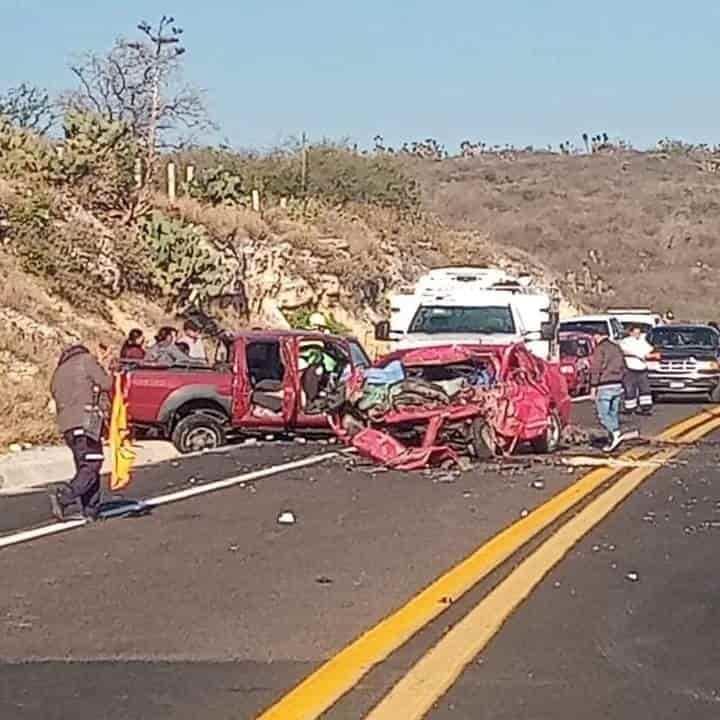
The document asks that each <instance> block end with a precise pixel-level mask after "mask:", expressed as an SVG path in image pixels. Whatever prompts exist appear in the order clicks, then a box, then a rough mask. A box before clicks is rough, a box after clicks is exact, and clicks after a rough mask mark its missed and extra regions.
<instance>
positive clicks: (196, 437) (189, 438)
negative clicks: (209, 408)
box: [171, 412, 225, 455]
mask: <svg viewBox="0 0 720 720" xmlns="http://www.w3.org/2000/svg"><path fill="white" fill-rule="evenodd" d="M171 440H172V444H173V445H174V446H175V448H176V449H177V450H178V452H180V453H182V454H183V455H187V454H188V453H192V452H201V451H203V450H214V449H215V448H219V447H221V446H222V445H224V444H225V430H224V428H223V426H222V423H221V422H220V421H219V420H218V419H217V418H216V417H213V416H212V415H206V414H205V413H201V412H200V413H192V414H190V415H187V416H185V417H184V418H182V419H181V420H180V421H179V422H178V423H177V425H175V428H174V430H173V432H172V438H171Z"/></svg>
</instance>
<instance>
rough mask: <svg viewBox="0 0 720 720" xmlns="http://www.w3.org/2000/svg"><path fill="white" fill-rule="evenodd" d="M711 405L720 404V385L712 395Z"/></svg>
mask: <svg viewBox="0 0 720 720" xmlns="http://www.w3.org/2000/svg"><path fill="white" fill-rule="evenodd" d="M710 402H711V403H720V384H718V385H716V386H715V388H714V389H713V391H712V392H711V393H710Z"/></svg>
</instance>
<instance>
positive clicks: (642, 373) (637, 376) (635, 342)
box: [620, 325, 653, 415]
mask: <svg viewBox="0 0 720 720" xmlns="http://www.w3.org/2000/svg"><path fill="white" fill-rule="evenodd" d="M620 347H621V348H622V351H623V353H624V355H625V365H626V370H625V378H624V380H623V385H624V387H625V410H626V412H628V413H634V412H637V413H639V414H640V415H651V414H652V403H653V399H652V393H651V392H650V380H649V379H648V365H647V356H648V355H649V354H650V353H651V352H652V351H653V346H652V345H651V344H650V343H649V342H648V341H647V340H646V339H645V338H644V337H643V334H642V328H641V327H639V326H638V325H632V326H631V327H630V331H629V335H628V336H627V337H626V338H623V340H622V341H621V342H620Z"/></svg>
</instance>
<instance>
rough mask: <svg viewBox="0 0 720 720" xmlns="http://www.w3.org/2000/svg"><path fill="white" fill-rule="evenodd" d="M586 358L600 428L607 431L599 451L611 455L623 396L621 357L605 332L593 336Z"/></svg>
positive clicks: (616, 440) (619, 439) (617, 436)
mask: <svg viewBox="0 0 720 720" xmlns="http://www.w3.org/2000/svg"><path fill="white" fill-rule="evenodd" d="M597 339H598V344H597V345H596V346H595V350H594V351H593V354H592V357H591V358H590V386H591V388H592V391H591V394H592V397H593V399H594V400H595V407H596V409H597V414H598V418H599V419H600V424H601V425H602V426H603V427H604V428H605V430H607V433H608V443H607V445H605V447H604V448H603V450H604V451H605V452H612V451H613V450H615V449H616V448H617V447H618V445H620V443H621V442H622V435H621V433H620V403H621V402H622V394H623V377H624V375H625V357H624V356H623V351H622V350H621V348H620V346H619V345H618V344H617V343H614V342H613V341H612V340H610V338H609V336H608V333H607V330H603V331H602V332H601V333H599V334H598V336H597Z"/></svg>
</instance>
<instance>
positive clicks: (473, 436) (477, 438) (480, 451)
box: [470, 418, 498, 460]
mask: <svg viewBox="0 0 720 720" xmlns="http://www.w3.org/2000/svg"><path fill="white" fill-rule="evenodd" d="M470 450H471V452H472V454H473V455H474V456H475V458H477V459H478V460H490V459H492V458H494V457H496V456H497V454H498V446H497V440H496V438H495V432H494V431H493V429H492V427H491V426H490V424H489V423H488V422H486V420H485V419H484V418H475V419H474V420H473V421H472V425H471V426H470Z"/></svg>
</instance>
